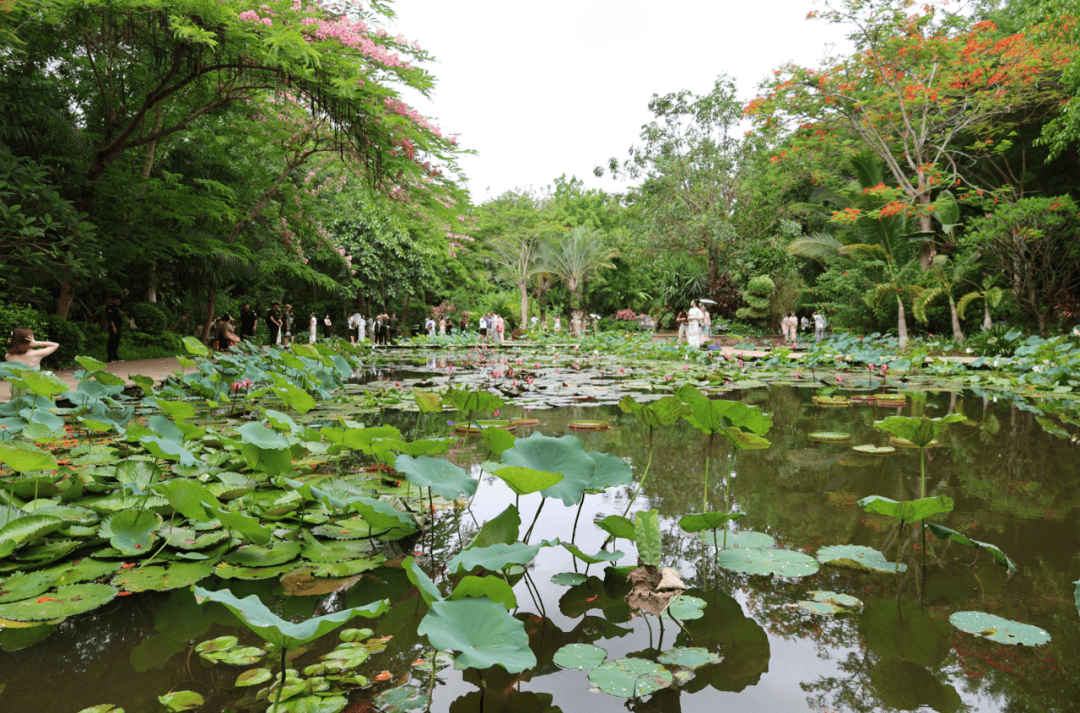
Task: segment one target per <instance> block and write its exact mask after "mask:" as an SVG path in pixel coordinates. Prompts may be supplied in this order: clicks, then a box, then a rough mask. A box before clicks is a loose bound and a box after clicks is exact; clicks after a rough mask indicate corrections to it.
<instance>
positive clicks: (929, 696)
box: [870, 656, 967, 713]
mask: <svg viewBox="0 0 1080 713" xmlns="http://www.w3.org/2000/svg"><path fill="white" fill-rule="evenodd" d="M870 689H871V691H872V692H873V694H874V695H875V696H876V697H877V698H878V699H879V700H880V701H881V704H882V705H883V706H887V707H888V709H890V710H908V711H915V710H927V709H930V710H934V711H937V712H938V713H959V711H963V710H967V707H966V706H964V703H963V700H961V698H960V694H959V693H957V692H956V689H955V688H953V687H952V686H951V685H949V684H948V683H943V682H942V681H939V680H938V679H937V678H935V676H934V673H933V672H931V671H929V670H927V669H926V668H924V667H922V666H918V665H916V664H914V663H912V662H911V661H906V660H904V659H902V658H900V657H898V656H891V657H889V658H885V659H882V660H880V661H878V662H877V663H875V664H874V666H873V668H871V669H870Z"/></svg>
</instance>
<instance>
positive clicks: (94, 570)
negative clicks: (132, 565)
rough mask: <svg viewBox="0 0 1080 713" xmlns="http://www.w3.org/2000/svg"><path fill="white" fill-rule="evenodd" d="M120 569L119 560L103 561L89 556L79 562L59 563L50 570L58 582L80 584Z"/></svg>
mask: <svg viewBox="0 0 1080 713" xmlns="http://www.w3.org/2000/svg"><path fill="white" fill-rule="evenodd" d="M118 569H120V563H119V562H102V561H100V560H95V559H90V558H89V557H87V558H85V559H82V560H79V561H78V562H67V563H64V564H62V565H57V566H55V567H53V568H52V569H50V570H49V571H51V572H54V573H55V574H56V583H57V584H78V583H79V582H89V581H92V580H95V579H100V578H101V577H104V576H106V575H110V574H112V573H113V572H116V571H117V570H118Z"/></svg>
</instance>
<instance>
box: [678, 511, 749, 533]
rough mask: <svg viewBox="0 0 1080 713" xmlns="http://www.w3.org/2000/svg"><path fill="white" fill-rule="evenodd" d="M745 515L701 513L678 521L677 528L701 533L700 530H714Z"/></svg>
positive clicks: (742, 513) (740, 513) (737, 513)
mask: <svg viewBox="0 0 1080 713" xmlns="http://www.w3.org/2000/svg"><path fill="white" fill-rule="evenodd" d="M744 515H746V513H744V512H702V513H695V514H694V515H686V516H685V517H683V518H682V519H681V520H679V527H681V528H682V529H683V532H701V531H702V530H715V529H717V528H718V527H722V526H723V525H724V523H727V522H730V521H731V520H738V519H739V518H740V517H743V516H744Z"/></svg>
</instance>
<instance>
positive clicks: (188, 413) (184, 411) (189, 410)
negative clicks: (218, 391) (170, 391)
mask: <svg viewBox="0 0 1080 713" xmlns="http://www.w3.org/2000/svg"><path fill="white" fill-rule="evenodd" d="M153 401H154V403H156V404H157V406H158V408H159V409H161V410H162V411H163V412H164V413H165V415H166V416H168V417H169V418H171V419H172V420H173V421H186V420H188V419H189V418H195V407H194V406H193V405H191V403H190V402H188V401H170V400H168V399H159V398H157V397H155V398H154V399H153Z"/></svg>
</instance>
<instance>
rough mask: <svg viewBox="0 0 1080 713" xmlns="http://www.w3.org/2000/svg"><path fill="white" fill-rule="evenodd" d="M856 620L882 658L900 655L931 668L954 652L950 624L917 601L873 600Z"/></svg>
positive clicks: (875, 651) (871, 646) (864, 635)
mask: <svg viewBox="0 0 1080 713" xmlns="http://www.w3.org/2000/svg"><path fill="white" fill-rule="evenodd" d="M857 621H858V627H859V630H860V631H861V632H862V635H863V638H864V640H865V641H866V646H867V648H868V649H870V651H872V652H873V653H874V655H875V656H877V657H879V658H885V657H889V656H900V657H902V658H905V659H907V660H908V661H911V662H913V663H916V664H918V665H919V666H926V667H927V668H931V669H932V668H936V667H938V666H940V665H941V663H942V662H943V661H944V660H945V659H946V657H948V655H949V653H950V652H951V649H950V647H949V641H950V639H951V638H952V630H951V629H950V628H949V625H948V624H946V623H945V622H943V621H940V620H938V619H936V618H934V616H933V615H932V614H931V613H930V612H929V611H927V610H926V609H925V608H923V607H921V606H919V604H918V602H915V601H901V602H899V603H898V602H897V601H896V600H895V598H882V599H873V600H870V601H868V602H866V606H865V607H863V612H862V615H861V616H859V618H858V620H857Z"/></svg>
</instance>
